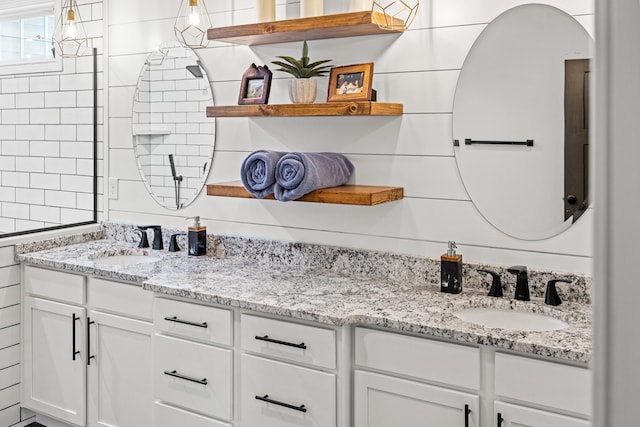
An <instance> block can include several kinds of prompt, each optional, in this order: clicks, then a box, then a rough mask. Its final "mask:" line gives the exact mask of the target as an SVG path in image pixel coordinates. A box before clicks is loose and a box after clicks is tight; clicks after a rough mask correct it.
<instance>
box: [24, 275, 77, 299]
mask: <svg viewBox="0 0 640 427" xmlns="http://www.w3.org/2000/svg"><path fill="white" fill-rule="evenodd" d="M84 281H85V279H84V276H79V275H77V274H70V273H63V272H62V271H55V270H47V269H44V268H38V267H32V266H29V265H27V266H25V268H24V291H25V292H26V293H28V294H33V295H39V296H43V297H46V298H51V299H56V300H62V301H66V302H70V303H74V304H81V305H82V304H84V303H85V286H84V283H85V282H84Z"/></svg>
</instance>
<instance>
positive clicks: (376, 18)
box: [207, 11, 404, 46]
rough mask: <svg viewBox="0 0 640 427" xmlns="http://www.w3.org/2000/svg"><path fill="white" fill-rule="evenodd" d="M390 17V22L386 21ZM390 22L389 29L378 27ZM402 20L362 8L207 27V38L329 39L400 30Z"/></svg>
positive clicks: (243, 41) (246, 41)
mask: <svg viewBox="0 0 640 427" xmlns="http://www.w3.org/2000/svg"><path fill="white" fill-rule="evenodd" d="M389 20H390V22H388V21H389ZM380 25H387V26H389V25H393V26H394V28H398V29H393V30H387V29H384V28H380ZM403 25H404V22H403V21H402V20H401V19H398V18H392V17H388V16H385V15H384V14H382V13H378V12H372V11H364V12H350V13H340V14H337V15H325V16H314V17H311V18H299V19H287V20H283V21H272V22H260V23H257V24H245V25H233V26H229V27H218V28H211V29H209V30H207V38H208V39H209V40H216V41H221V42H226V43H233V44H240V45H246V46H254V45H261V44H271V43H287V42H296V41H303V40H318V39H333V38H340V37H353V36H369V35H375V34H394V33H402V32H404V30H403V29H402V28H403Z"/></svg>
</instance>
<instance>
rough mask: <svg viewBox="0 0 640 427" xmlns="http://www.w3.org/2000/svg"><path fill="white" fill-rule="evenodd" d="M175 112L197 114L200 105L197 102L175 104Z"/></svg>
mask: <svg viewBox="0 0 640 427" xmlns="http://www.w3.org/2000/svg"><path fill="white" fill-rule="evenodd" d="M175 105H176V106H175V108H176V112H181V111H184V112H188V113H197V112H200V105H199V104H198V103H197V102H176V104H175Z"/></svg>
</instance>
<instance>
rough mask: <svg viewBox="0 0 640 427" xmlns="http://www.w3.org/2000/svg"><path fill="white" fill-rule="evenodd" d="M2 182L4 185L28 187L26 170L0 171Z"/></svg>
mask: <svg viewBox="0 0 640 427" xmlns="http://www.w3.org/2000/svg"><path fill="white" fill-rule="evenodd" d="M2 182H3V184H4V185H12V186H14V187H27V188H28V187H29V174H28V173H26V172H12V171H2Z"/></svg>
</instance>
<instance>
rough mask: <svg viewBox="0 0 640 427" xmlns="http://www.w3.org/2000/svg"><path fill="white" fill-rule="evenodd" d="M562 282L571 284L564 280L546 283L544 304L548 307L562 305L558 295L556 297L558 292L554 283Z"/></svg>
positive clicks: (569, 281)
mask: <svg viewBox="0 0 640 427" xmlns="http://www.w3.org/2000/svg"><path fill="white" fill-rule="evenodd" d="M558 282H564V283H571V282H572V281H571V280H566V279H553V280H549V282H547V291H546V292H545V293H544V303H545V304H548V305H560V304H562V300H561V299H560V295H558V291H557V290H556V283H558Z"/></svg>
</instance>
